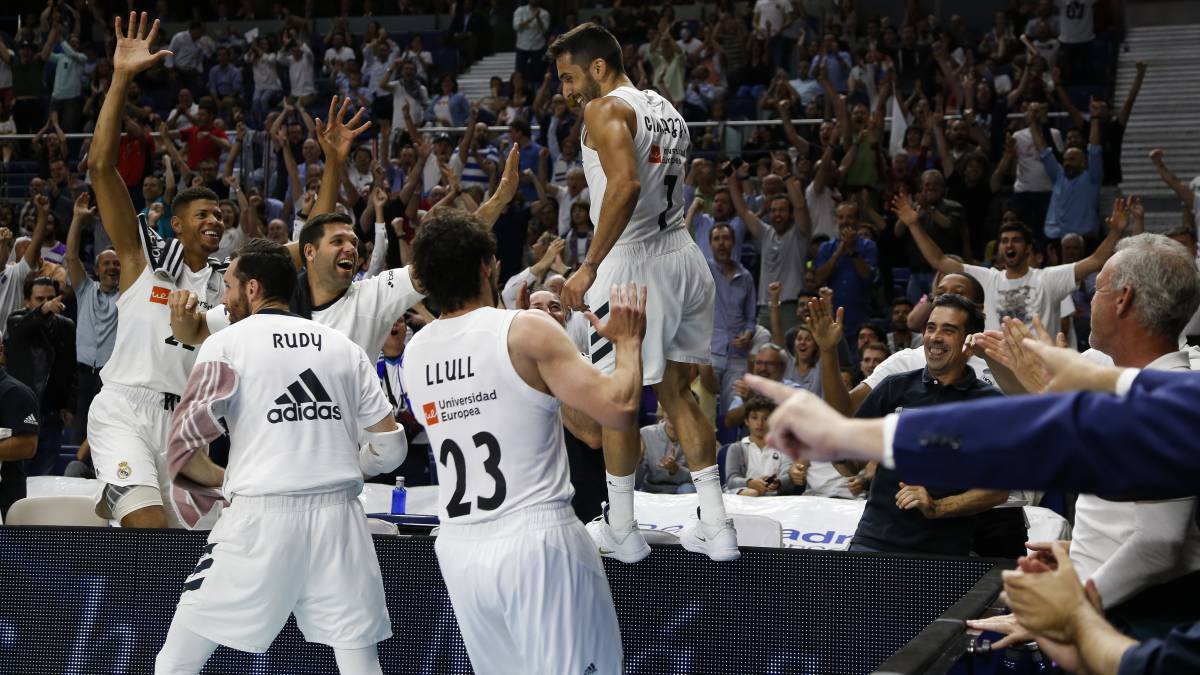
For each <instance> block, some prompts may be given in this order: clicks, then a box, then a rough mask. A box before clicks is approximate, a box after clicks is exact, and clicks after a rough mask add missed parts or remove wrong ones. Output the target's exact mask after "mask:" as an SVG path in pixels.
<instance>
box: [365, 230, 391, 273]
mask: <svg viewBox="0 0 1200 675" xmlns="http://www.w3.org/2000/svg"><path fill="white" fill-rule="evenodd" d="M386 264H387V223H375V243H374V247H373V248H372V249H371V264H370V265H368V266H367V278H368V279H371V278H373V277H376V276H379V273H380V272H382V271H383V266H384V265H386Z"/></svg>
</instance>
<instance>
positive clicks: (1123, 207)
mask: <svg viewBox="0 0 1200 675" xmlns="http://www.w3.org/2000/svg"><path fill="white" fill-rule="evenodd" d="M1128 210H1129V202H1128V200H1125V199H1121V198H1120V197H1118V198H1116V199H1114V200H1113V208H1112V215H1110V216H1109V217H1108V220H1107V221H1105V222H1107V223H1108V229H1109V230H1111V231H1113V232H1116V233H1117V236H1118V237H1119V236H1121V235H1122V234H1124V232H1125V228H1126V227H1128V226H1129V213H1128Z"/></svg>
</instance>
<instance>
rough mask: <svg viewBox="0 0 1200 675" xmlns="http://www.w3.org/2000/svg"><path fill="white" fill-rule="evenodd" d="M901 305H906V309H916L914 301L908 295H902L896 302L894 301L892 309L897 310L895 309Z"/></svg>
mask: <svg viewBox="0 0 1200 675" xmlns="http://www.w3.org/2000/svg"><path fill="white" fill-rule="evenodd" d="M900 305H904V306H906V307H915V306H916V305H914V304H913V301H912V300H911V299H910V298H909V297H908V296H907V295H901V296H899V297H897V298H895V299H894V300H892V309H895V308H897V307H899V306H900Z"/></svg>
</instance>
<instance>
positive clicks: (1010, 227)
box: [996, 222, 1033, 244]
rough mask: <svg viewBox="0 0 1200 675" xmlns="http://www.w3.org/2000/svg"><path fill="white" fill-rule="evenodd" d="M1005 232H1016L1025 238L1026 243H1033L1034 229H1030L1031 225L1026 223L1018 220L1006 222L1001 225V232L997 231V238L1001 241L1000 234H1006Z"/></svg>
mask: <svg viewBox="0 0 1200 675" xmlns="http://www.w3.org/2000/svg"><path fill="white" fill-rule="evenodd" d="M1005 232H1016V233H1017V234H1019V235H1021V236H1022V237H1023V238H1024V239H1025V243H1026V244H1032V243H1033V230H1030V229H1029V226H1028V225H1026V224H1025V223H1021V222H1017V223H1005V224H1003V225H1001V226H1000V232H999V233H997V235H996V240H997V241H999V240H1000V235H1002V234H1004V233H1005Z"/></svg>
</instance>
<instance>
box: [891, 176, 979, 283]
mask: <svg viewBox="0 0 1200 675" xmlns="http://www.w3.org/2000/svg"><path fill="white" fill-rule="evenodd" d="M892 212H893V213H895V214H896V218H897V224H896V229H897V230H898V231H900V232H903V231H904V230H902V229H901V227H903V228H904V229H906V230H908V232H909V233H911V234H912V238H913V241H915V242H916V244H917V248H919V249H921V255H922V256H924V257H925V260H926V262H928V263H929V265H930V266H931V267H933V269H935V270H937V271H939V272H941V273H942V274H962V273H963V264H962V263H960V262H959V261H957V260H955V259H954V258H950V257H948V256H947V255H946V254H945V253H944V252H943V251H942V249H941V247H939V246H938V245H937V243H936V242H934V240H933V238H932V237H930V236H929V233H928V232H926V231H925V228H923V227H921V224H920V222H918V215H917V211H916V209H914V208H913V205H912V197H909V196H908V195H907V194H904V193H900V194H899V195H896V199H895V200H894V201H893V203H892Z"/></svg>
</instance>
